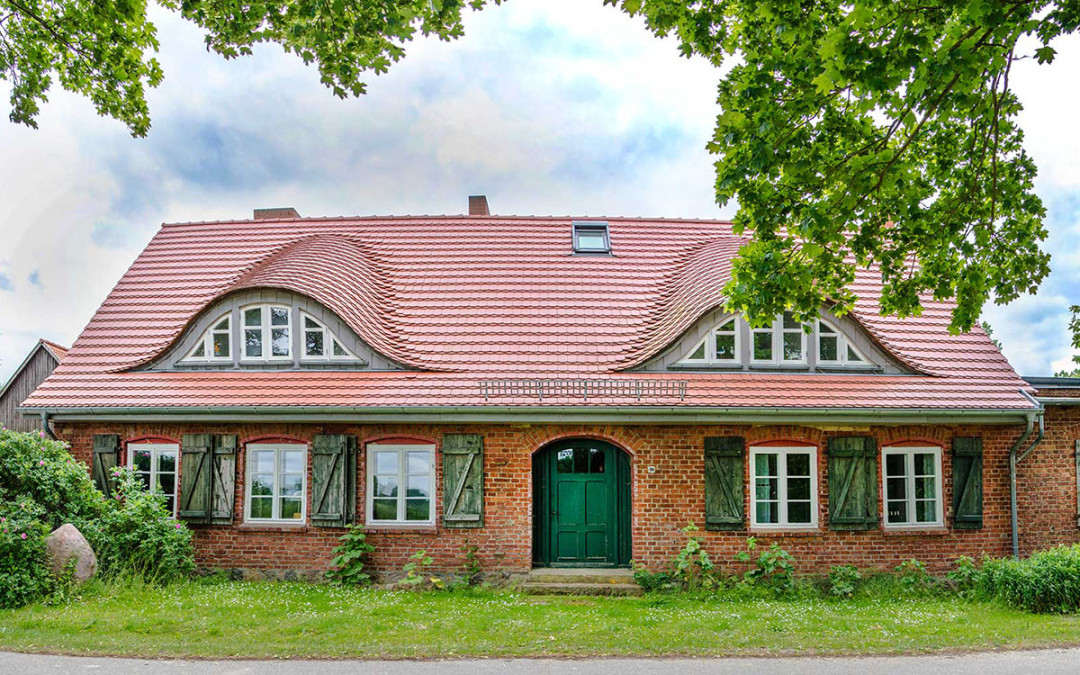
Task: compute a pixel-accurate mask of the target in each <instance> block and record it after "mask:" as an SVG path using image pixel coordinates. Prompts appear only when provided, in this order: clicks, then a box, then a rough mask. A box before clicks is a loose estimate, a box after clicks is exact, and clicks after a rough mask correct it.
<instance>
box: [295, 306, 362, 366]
mask: <svg viewBox="0 0 1080 675" xmlns="http://www.w3.org/2000/svg"><path fill="white" fill-rule="evenodd" d="M301 317H302V320H303V322H304V342H303V345H304V351H303V357H302V358H304V359H313V360H320V359H330V360H332V361H334V360H338V361H342V360H355V359H356V356H354V355H353V354H352V352H350V351H349V350H348V349H346V348H345V347H344V346H343V345H342V344H341V341H340V340H338V339H337V336H335V335H334V333H333V332H332V331H331V330H330V329H329V328H327V327H326V326H325V325H323V324H322V323H321V322H320V321H318V320H317V319H315V318H313V317H311V316H308V315H307V314H303V313H302V314H301Z"/></svg>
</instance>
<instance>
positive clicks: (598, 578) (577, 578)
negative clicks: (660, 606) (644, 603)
mask: <svg viewBox="0 0 1080 675" xmlns="http://www.w3.org/2000/svg"><path fill="white" fill-rule="evenodd" d="M514 581H515V582H516V585H517V587H518V588H520V589H521V590H523V591H525V592H526V593H536V594H552V595H641V587H640V586H638V585H637V584H636V583H634V574H633V572H631V571H630V570H628V569H621V568H604V569H596V568H582V567H551V568H536V569H534V570H531V571H530V572H529V573H528V574H523V575H521V576H519V577H517V578H516V579H515V580H514Z"/></svg>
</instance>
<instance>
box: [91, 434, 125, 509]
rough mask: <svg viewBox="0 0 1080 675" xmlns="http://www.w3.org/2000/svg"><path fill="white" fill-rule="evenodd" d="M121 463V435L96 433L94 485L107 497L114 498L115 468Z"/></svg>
mask: <svg viewBox="0 0 1080 675" xmlns="http://www.w3.org/2000/svg"><path fill="white" fill-rule="evenodd" d="M120 463H121V462H120V437H119V436H118V435H116V434H95V435H94V456H93V467H92V468H91V475H92V476H93V478H94V485H96V486H97V489H99V490H101V493H102V494H104V495H105V496H106V497H109V498H112V495H113V488H114V487H116V479H115V478H113V475H112V474H113V469H115V468H116V466H117V465H118V464H120Z"/></svg>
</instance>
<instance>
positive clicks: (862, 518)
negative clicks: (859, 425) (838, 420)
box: [828, 436, 878, 530]
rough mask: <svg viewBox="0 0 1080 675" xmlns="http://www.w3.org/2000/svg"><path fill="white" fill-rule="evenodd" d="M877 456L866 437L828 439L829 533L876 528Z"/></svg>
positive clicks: (872, 443) (874, 445)
mask: <svg viewBox="0 0 1080 675" xmlns="http://www.w3.org/2000/svg"><path fill="white" fill-rule="evenodd" d="M877 454H878V452H877V443H876V442H875V441H874V439H873V438H870V437H867V436H838V437H835V438H830V439H829V476H828V480H829V529H831V530H872V529H874V528H876V527H877V524H878V513H877V497H878V490H877Z"/></svg>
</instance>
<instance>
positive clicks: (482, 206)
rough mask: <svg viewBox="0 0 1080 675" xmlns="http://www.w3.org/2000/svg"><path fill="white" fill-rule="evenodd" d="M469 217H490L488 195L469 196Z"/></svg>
mask: <svg viewBox="0 0 1080 675" xmlns="http://www.w3.org/2000/svg"><path fill="white" fill-rule="evenodd" d="M469 215H470V216H490V215H491V212H490V211H488V205H487V196H486V195H469Z"/></svg>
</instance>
